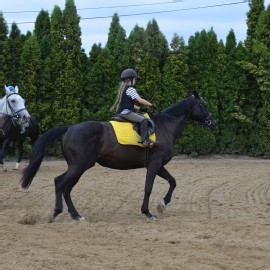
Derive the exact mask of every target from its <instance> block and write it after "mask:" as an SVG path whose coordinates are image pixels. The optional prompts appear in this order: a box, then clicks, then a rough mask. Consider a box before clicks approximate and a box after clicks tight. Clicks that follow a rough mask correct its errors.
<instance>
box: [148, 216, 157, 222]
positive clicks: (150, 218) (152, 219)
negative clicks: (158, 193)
mask: <svg viewBox="0 0 270 270" xmlns="http://www.w3.org/2000/svg"><path fill="white" fill-rule="evenodd" d="M156 220H157V218H156V217H155V216H152V217H148V218H147V221H156Z"/></svg>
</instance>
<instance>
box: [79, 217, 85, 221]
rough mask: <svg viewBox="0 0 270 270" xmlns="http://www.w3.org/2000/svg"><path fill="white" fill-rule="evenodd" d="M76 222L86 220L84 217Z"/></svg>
mask: <svg viewBox="0 0 270 270" xmlns="http://www.w3.org/2000/svg"><path fill="white" fill-rule="evenodd" d="M78 221H86V219H85V218H84V217H79V218H78Z"/></svg>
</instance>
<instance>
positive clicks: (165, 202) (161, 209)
mask: <svg viewBox="0 0 270 270" xmlns="http://www.w3.org/2000/svg"><path fill="white" fill-rule="evenodd" d="M157 175H158V176H160V177H161V178H163V179H165V180H167V181H168V183H169V184H170V187H169V190H168V192H167V194H166V195H165V197H164V198H163V200H162V202H161V203H160V204H159V205H158V207H157V209H158V212H159V213H160V214H162V213H163V212H164V210H165V209H166V207H167V205H168V203H169V202H170V201H171V198H172V194H173V191H174V189H175V187H176V181H175V179H174V177H173V176H172V175H171V174H170V173H169V172H168V171H167V170H166V169H165V168H164V167H161V168H160V170H159V171H158V173H157Z"/></svg>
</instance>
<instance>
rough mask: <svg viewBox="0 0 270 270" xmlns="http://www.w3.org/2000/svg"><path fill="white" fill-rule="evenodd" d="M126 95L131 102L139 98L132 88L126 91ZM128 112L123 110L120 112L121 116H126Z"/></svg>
mask: <svg viewBox="0 0 270 270" xmlns="http://www.w3.org/2000/svg"><path fill="white" fill-rule="evenodd" d="M126 95H127V96H129V97H130V98H131V99H132V100H134V99H135V98H136V97H138V96H139V94H138V92H137V90H136V89H135V88H134V87H132V86H131V87H129V88H128V89H127V90H126ZM129 112H130V110H129V109H125V110H123V111H122V112H121V114H128V113H129Z"/></svg>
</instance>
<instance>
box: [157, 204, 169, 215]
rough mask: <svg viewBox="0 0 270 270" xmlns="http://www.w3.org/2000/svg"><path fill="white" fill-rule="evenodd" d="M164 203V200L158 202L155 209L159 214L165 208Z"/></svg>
mask: <svg viewBox="0 0 270 270" xmlns="http://www.w3.org/2000/svg"><path fill="white" fill-rule="evenodd" d="M166 207H167V206H166V204H165V202H164V201H162V202H161V203H160V204H158V206H157V210H158V212H159V213H160V214H163V212H164V211H165V210H166Z"/></svg>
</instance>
